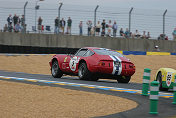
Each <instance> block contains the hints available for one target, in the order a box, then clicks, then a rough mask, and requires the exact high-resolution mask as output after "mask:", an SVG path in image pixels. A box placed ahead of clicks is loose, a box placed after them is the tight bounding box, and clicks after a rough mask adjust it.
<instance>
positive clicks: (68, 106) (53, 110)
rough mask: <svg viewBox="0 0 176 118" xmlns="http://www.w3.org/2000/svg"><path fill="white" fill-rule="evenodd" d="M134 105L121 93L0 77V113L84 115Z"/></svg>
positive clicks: (55, 117) (23, 117) (13, 117)
mask: <svg viewBox="0 0 176 118" xmlns="http://www.w3.org/2000/svg"><path fill="white" fill-rule="evenodd" d="M135 107H137V103H135V102H133V101H131V100H127V99H124V98H120V97H115V96H110V95H103V94H97V93H90V92H83V91H76V90H69V89H63V88H58V87H49V86H38V85H30V84H24V83H17V82H7V81H2V80H0V116H1V117H4V118H31V117H33V118H87V117H95V116H102V115H108V114H114V113H117V112H122V111H126V110H129V109H132V108H135Z"/></svg>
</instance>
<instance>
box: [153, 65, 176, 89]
mask: <svg viewBox="0 0 176 118" xmlns="http://www.w3.org/2000/svg"><path fill="white" fill-rule="evenodd" d="M175 75H176V70H174V69H172V68H160V69H159V70H158V71H157V73H156V77H155V81H159V83H160V85H159V90H161V91H164V90H168V89H172V88H173V83H174V80H175V79H174V77H175Z"/></svg>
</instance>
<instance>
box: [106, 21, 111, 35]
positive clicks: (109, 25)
mask: <svg viewBox="0 0 176 118" xmlns="http://www.w3.org/2000/svg"><path fill="white" fill-rule="evenodd" d="M111 29H112V23H111V20H109V23H108V34H107V35H108V36H111Z"/></svg>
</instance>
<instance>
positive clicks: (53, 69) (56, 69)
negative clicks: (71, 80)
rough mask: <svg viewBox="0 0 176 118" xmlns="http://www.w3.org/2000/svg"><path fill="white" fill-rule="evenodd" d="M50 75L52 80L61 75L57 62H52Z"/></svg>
mask: <svg viewBox="0 0 176 118" xmlns="http://www.w3.org/2000/svg"><path fill="white" fill-rule="evenodd" d="M51 74H52V76H53V77H54V78H61V77H62V75H63V73H62V71H61V70H60V68H59V64H58V62H57V61H54V62H53V63H52V67H51Z"/></svg>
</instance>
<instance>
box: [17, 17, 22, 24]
mask: <svg viewBox="0 0 176 118" xmlns="http://www.w3.org/2000/svg"><path fill="white" fill-rule="evenodd" d="M17 23H19V24H20V23H21V19H20V16H17Z"/></svg>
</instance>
